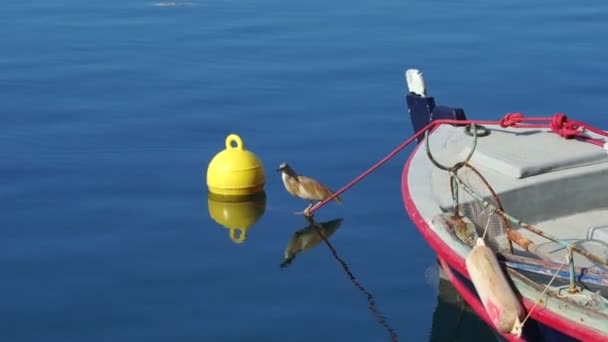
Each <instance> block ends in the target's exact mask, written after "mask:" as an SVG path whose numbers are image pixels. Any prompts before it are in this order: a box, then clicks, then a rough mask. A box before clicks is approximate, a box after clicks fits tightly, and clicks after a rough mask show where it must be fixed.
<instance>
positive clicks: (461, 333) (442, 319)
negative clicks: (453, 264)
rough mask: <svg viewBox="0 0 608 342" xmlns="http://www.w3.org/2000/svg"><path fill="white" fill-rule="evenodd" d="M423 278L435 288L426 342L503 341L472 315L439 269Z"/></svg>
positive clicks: (430, 271) (429, 270)
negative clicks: (427, 340) (431, 322)
mask: <svg viewBox="0 0 608 342" xmlns="http://www.w3.org/2000/svg"><path fill="white" fill-rule="evenodd" d="M426 275H427V279H428V280H429V282H430V283H432V285H433V286H436V288H437V306H436V307H435V312H434V313H433V325H432V327H431V332H430V336H429V341H437V342H439V341H442V342H443V341H505V339H503V338H502V337H501V336H499V335H498V334H497V333H495V331H494V330H493V329H491V328H490V327H488V325H487V324H486V323H485V322H484V321H483V320H482V319H480V318H479V317H478V316H477V315H476V314H475V313H474V312H473V310H472V309H471V307H470V306H469V305H468V304H467V303H466V302H465V301H464V299H463V298H462V297H461V296H460V294H459V293H458V291H456V289H455V288H454V286H453V285H452V283H451V282H450V281H449V280H448V277H447V275H446V273H445V271H444V270H443V269H442V268H441V265H436V266H435V267H433V268H429V269H428V270H427V274H426Z"/></svg>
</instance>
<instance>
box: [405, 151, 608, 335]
mask: <svg viewBox="0 0 608 342" xmlns="http://www.w3.org/2000/svg"><path fill="white" fill-rule="evenodd" d="M421 145H423V144H422V143H421V144H418V145H417V146H416V147H415V148H414V150H413V151H412V152H411V154H410V156H409V157H408V159H407V161H406V163H405V165H404V167H403V171H402V175H401V191H402V196H403V201H404V206H405V210H406V212H407V213H408V216H409V217H410V219H411V220H412V222H413V223H414V225H415V226H416V228H417V229H418V231H419V232H420V233H421V235H422V237H423V238H424V239H425V240H426V241H427V243H428V244H429V245H430V247H431V248H432V249H433V250H434V251H435V253H437V255H438V256H439V258H440V259H441V260H444V261H445V262H446V263H447V264H448V265H449V266H450V267H453V268H454V269H455V270H456V271H457V272H459V273H461V274H462V275H463V276H464V277H465V278H466V279H468V280H470V275H469V273H468V272H467V270H466V265H465V258H464V257H463V256H462V255H460V254H459V253H458V252H456V251H455V250H454V249H452V247H451V246H450V245H449V244H448V243H447V242H446V241H444V240H443V239H442V238H441V237H440V236H439V235H438V232H436V231H435V230H434V229H433V228H431V227H430V226H429V224H428V223H427V222H426V221H425V219H424V218H423V217H422V215H421V213H420V212H419V211H418V208H417V206H416V204H415V203H414V200H413V198H412V195H411V193H410V186H409V184H408V182H409V174H410V167H411V163H412V160H413V158H414V157H415V156H416V154H417V152H418V150H419V148H420V146H421ZM509 274H510V275H512V276H515V275H516V276H515V277H514V278H515V279H513V278H512V279H513V281H514V282H516V281H517V282H519V283H523V284H524V285H527V286H531V287H533V288H534V289H535V290H536V291H538V292H539V293H540V292H541V291H542V289H544V286H543V285H540V284H537V283H535V282H534V281H532V280H530V279H528V278H527V277H525V276H524V275H523V274H521V273H519V272H518V271H516V270H509ZM524 279H526V280H524ZM539 287H540V291H539ZM521 299H522V302H523V304H524V307H525V308H526V311H527V312H528V311H529V310H530V309H531V308H532V307H533V306H534V304H535V301H533V300H531V299H529V298H527V297H526V296H524V295H523V294H522V295H521ZM564 303H566V302H565V301H564ZM567 304H568V305H573V304H577V305H580V304H578V303H572V301H568V302H567ZM548 306H549V305H546V306H542V305H541V306H537V307H536V308H535V309H534V311H533V312H532V313H531V315H530V316H531V318H532V319H534V320H536V321H538V322H541V323H543V324H545V325H547V326H548V327H551V328H553V329H555V330H557V331H561V332H562V333H564V334H566V335H569V336H572V337H575V338H578V339H582V340H603V339H606V338H607V335H606V334H603V333H602V332H601V331H598V330H596V329H593V328H592V327H590V326H589V325H586V324H577V323H576V322H575V321H573V320H570V319H567V318H565V317H562V316H561V315H559V314H558V313H556V312H555V311H553V310H551V309H550V308H548ZM473 308H474V309H475V306H473ZM478 310H483V307H481V308H480V307H478V306H477V308H476V311H478ZM581 310H587V311H590V310H588V309H584V308H581ZM477 314H478V315H479V316H482V317H483V312H477ZM491 326H492V325H491ZM492 327H493V326H492ZM493 328H494V327H493ZM502 335H503V336H504V337H506V338H508V339H510V340H512V339H511V338H509V337H514V336H513V335H511V334H502Z"/></svg>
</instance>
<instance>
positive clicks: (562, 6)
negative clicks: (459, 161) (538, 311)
mask: <svg viewBox="0 0 608 342" xmlns="http://www.w3.org/2000/svg"><path fill="white" fill-rule="evenodd" d="M607 16H608V3H606V2H604V1H587V2H584V3H579V2H573V1H537V2H535V3H533V4H532V3H530V2H528V1H523V0H515V1H509V2H508V3H504V4H503V3H498V2H496V3H493V2H487V1H457V2H444V1H396V0H390V1H375V2H369V1H367V2H362V1H354V2H353V1H341V0H338V1H333V2H327V1H320V0H311V1H306V2H284V1H277V0H261V1H257V2H251V1H241V2H238V1H233V0H206V1H202V0H192V1H191V2H187V3H183V6H169V7H165V6H155V5H154V3H153V2H147V1H140V0H125V1H112V0H110V1H107V0H106V1H98V0H93V1H85V2H83V1H77V0H58V1H7V2H5V3H4V4H3V6H2V11H0V24H1V27H2V28H3V29H2V30H0V43H1V45H0V46H1V47H2V49H1V50H0V120H1V121H0V123H1V124H0V146H1V148H0V177H1V179H2V182H1V183H0V202H1V207H0V208H1V210H2V215H0V222H1V226H2V230H1V232H0V235H1V240H2V248H0V269H1V270H2V275H3V277H2V279H3V280H2V282H0V301H1V302H2V306H1V307H0V337H2V340H3V341H40V340H43V339H44V340H47V341H169V340H171V341H285V340H289V341H308V340H317V341H336V340H358V341H384V340H388V337H389V335H388V333H387V331H386V330H385V329H384V328H383V327H382V326H381V325H379V324H378V323H377V321H376V318H375V316H374V315H373V314H372V312H370V310H369V309H368V303H367V301H366V299H365V297H364V296H363V295H362V293H361V292H359V290H358V289H357V288H356V287H355V286H353V283H352V282H351V281H349V278H348V277H347V275H346V273H345V272H344V270H343V269H342V268H341V266H340V263H339V262H338V261H337V260H336V259H335V258H334V257H333V256H332V254H331V252H330V250H329V249H328V248H327V247H326V246H325V245H323V244H322V243H321V244H319V245H318V246H317V247H315V248H313V249H311V250H308V251H306V252H304V253H302V254H299V255H298V256H297V257H296V259H295V260H294V261H293V262H292V263H291V265H289V267H286V268H283V269H281V268H280V267H279V265H280V264H281V262H282V261H283V251H284V249H285V247H286V246H287V244H288V243H289V241H290V239H291V237H292V235H293V234H294V232H295V231H297V230H299V229H303V228H305V227H306V222H305V221H304V220H303V218H302V217H301V216H296V215H293V214H292V212H293V211H296V210H301V209H303V208H304V207H305V205H306V203H304V202H302V201H299V200H298V199H296V198H292V197H290V196H289V195H288V194H287V193H286V192H285V191H284V190H283V188H282V185H281V183H280V178H279V176H278V175H277V174H276V173H275V172H274V169H275V168H276V166H278V165H279V164H280V163H281V162H283V161H288V162H290V163H291V164H292V165H293V166H294V167H295V168H296V170H298V171H301V172H302V173H304V174H308V175H311V176H314V177H315V178H318V179H320V180H322V181H323V182H324V183H326V184H328V185H330V186H331V187H333V188H339V187H341V186H342V185H344V184H346V183H347V182H348V181H349V180H351V179H352V178H354V177H355V176H357V175H358V174H359V173H360V172H362V171H363V170H365V169H366V168H367V167H369V166H371V165H372V164H373V163H375V162H376V161H377V160H378V159H379V158H381V157H382V156H383V155H384V154H385V153H387V152H388V151H389V150H390V149H392V148H393V147H394V146H396V145H397V144H399V143H400V142H401V141H402V140H403V139H405V138H406V137H408V136H409V135H410V134H412V128H411V125H410V121H409V118H408V117H407V114H406V109H405V100H404V94H405V91H406V87H405V84H404V79H403V72H404V71H405V69H406V68H410V67H417V68H420V69H421V70H423V71H424V72H425V76H426V79H427V83H428V85H429V88H430V91H431V93H432V94H433V95H435V96H436V99H437V101H438V102H439V103H441V104H447V105H458V106H462V107H464V108H465V110H466V111H467V113H468V115H469V116H470V117H472V118H484V119H492V118H498V117H499V116H501V115H502V114H504V113H505V112H508V111H523V112H525V113H527V114H530V115H549V114H552V113H554V112H557V111H563V112H566V113H567V114H568V115H570V116H571V117H573V118H576V119H581V120H585V121H587V122H590V123H592V124H595V125H599V126H601V127H603V128H608V113H607V112H606V108H607V105H608V100H607V99H608V97H607V96H606V94H607V93H608V77H607V75H608V63H606V60H608V45H606V44H605V39H606V37H607V36H608V26H607V25H608V24H606V18H607ZM232 132H234V133H238V134H239V135H240V136H241V137H242V138H243V140H244V142H245V147H246V148H248V149H251V150H253V151H254V152H255V153H256V154H257V155H258V156H259V157H260V159H261V160H262V162H263V163H264V166H265V168H266V171H267V184H266V195H267V197H266V203H265V206H263V208H265V210H264V212H263V215H262V216H261V217H259V219H258V220H257V222H255V224H254V225H253V226H251V227H250V228H249V229H248V230H247V232H246V233H247V234H246V236H245V241H244V242H242V243H235V242H233V241H232V240H231V239H230V236H229V230H228V229H226V228H224V227H223V226H221V225H220V224H218V223H217V222H216V221H215V220H214V219H213V218H212V217H211V216H210V212H212V213H213V212H217V210H219V211H222V210H231V209H226V208H225V207H222V204H221V203H219V204H218V203H215V202H210V201H209V200H208V198H207V189H206V185H205V172H206V168H207V164H208V163H209V161H210V160H211V158H212V157H213V156H214V155H215V153H217V152H219V151H220V150H221V149H223V147H224V139H225V137H226V136H227V135H228V134H229V133H232ZM408 151H409V150H408ZM406 157H407V152H406V153H404V154H403V155H399V156H398V157H397V158H395V159H394V160H393V161H392V162H391V163H389V164H387V165H386V166H385V167H383V168H381V169H379V170H378V171H377V172H376V173H374V174H373V175H372V176H371V177H369V178H368V179H366V180H365V181H363V182H361V183H359V184H358V185H357V186H356V187H355V188H353V189H352V190H351V191H349V192H347V193H346V194H345V195H344V205H342V206H337V205H333V204H330V205H328V206H326V207H325V208H323V209H322V210H321V211H320V212H319V213H318V214H317V218H318V220H320V221H330V220H332V219H339V218H340V219H342V221H341V225H340V226H339V228H338V229H337V230H336V231H335V232H334V234H333V235H332V236H331V242H332V243H333V245H334V247H335V248H336V250H337V251H338V253H339V256H340V257H341V258H342V259H343V260H344V261H345V262H346V263H347V264H348V266H349V268H350V271H352V273H353V274H354V275H355V276H356V278H357V280H358V281H359V282H360V283H361V284H363V286H364V287H365V289H366V290H367V291H369V292H370V293H372V294H373V295H374V297H375V302H376V305H377V307H378V309H379V310H380V311H381V312H382V314H383V315H384V316H385V317H386V320H387V322H388V324H390V326H391V327H392V328H393V329H394V330H395V331H396V333H397V334H398V335H399V337H400V340H411V341H427V340H433V339H435V340H451V339H454V340H468V339H470V336H476V337H478V336H479V334H481V332H483V333H484V334H486V335H487V338H488V339H489V338H491V337H492V334H491V333H490V332H489V331H488V330H486V329H485V326H484V325H483V324H478V322H477V323H475V322H474V321H471V320H469V322H472V323H471V327H470V328H462V327H460V325H459V324H460V323H458V324H456V323H455V322H460V321H461V319H460V318H459V317H460V316H459V315H460V314H459V312H460V311H459V310H454V309H453V307H452V306H449V305H448V306H446V305H447V304H446V301H444V300H441V299H438V292H437V284H438V280H437V279H436V275H434V272H435V271H434V269H435V259H434V255H433V253H432V251H431V250H430V248H429V247H428V246H427V245H426V244H425V242H424V240H423V239H422V238H421V236H420V235H419V233H418V232H417V231H416V230H415V228H414V227H413V225H412V224H411V223H410V221H409V219H408V217H407V214H406V213H405V212H404V209H403V204H402V201H401V193H400V172H401V169H402V165H403V162H404V161H405V160H406ZM214 210H215V211H214ZM465 321H466V320H465ZM467 334H468V335H469V336H468V337H467Z"/></svg>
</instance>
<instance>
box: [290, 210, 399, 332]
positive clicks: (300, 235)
mask: <svg viewBox="0 0 608 342" xmlns="http://www.w3.org/2000/svg"><path fill="white" fill-rule="evenodd" d="M306 220H307V222H308V225H307V226H306V227H305V228H302V229H300V230H298V231H296V232H295V233H294V234H293V236H292V238H291V240H290V241H289V243H288V244H287V247H286V249H285V259H284V260H283V262H282V263H281V265H280V267H281V268H285V267H287V266H288V265H290V264H291V263H292V262H293V260H294V259H295V257H296V254H298V253H300V252H303V251H306V250H309V249H311V248H313V247H315V246H317V245H318V244H319V243H320V242H321V241H323V242H325V245H326V246H327V247H328V248H329V250H330V252H331V254H332V255H333V257H334V258H335V259H336V260H337V261H338V263H339V264H340V266H341V267H342V269H343V270H344V272H345V273H346V275H347V276H348V278H349V279H350V281H351V282H352V283H353V285H354V286H355V287H356V288H357V289H358V290H359V291H360V292H361V293H362V294H363V295H364V296H365V298H366V299H367V304H368V307H369V309H370V311H371V312H372V313H373V314H374V316H375V317H376V320H377V321H378V324H380V325H381V326H382V327H383V328H384V329H385V330H386V331H387V332H388V334H389V336H390V339H391V341H398V340H399V337H398V336H397V333H396V332H395V330H394V329H393V328H392V327H391V326H390V325H389V324H388V322H387V321H386V318H385V317H384V315H383V314H382V313H381V312H380V310H378V307H377V306H376V301H375V300H374V296H373V295H372V294H371V293H370V292H369V291H368V290H366V289H365V287H363V285H361V283H360V282H359V281H358V280H357V278H356V277H355V275H354V274H353V273H352V271H351V270H350V269H349V268H348V265H347V264H346V262H345V261H344V259H342V258H341V257H340V256H339V255H338V252H337V251H336V249H335V247H334V246H333V245H332V244H331V242H329V240H328V238H329V237H331V235H333V234H334V233H335V232H336V231H337V230H338V228H340V225H341V224H342V221H343V219H342V218H337V219H334V220H330V221H325V222H316V221H314V219H313V218H312V217H308V218H306Z"/></svg>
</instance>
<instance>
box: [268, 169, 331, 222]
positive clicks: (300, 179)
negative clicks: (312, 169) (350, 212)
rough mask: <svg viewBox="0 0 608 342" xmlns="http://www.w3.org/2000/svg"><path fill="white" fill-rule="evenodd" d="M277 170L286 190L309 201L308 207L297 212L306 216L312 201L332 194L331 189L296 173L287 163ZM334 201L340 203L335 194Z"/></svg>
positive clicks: (320, 199)
mask: <svg viewBox="0 0 608 342" xmlns="http://www.w3.org/2000/svg"><path fill="white" fill-rule="evenodd" d="M279 171H280V172H281V177H282V179H283V185H285V189H286V190H287V192H289V193H290V194H292V195H293V196H296V197H299V198H302V199H305V200H308V201H309V202H310V204H309V205H308V207H306V209H304V211H302V212H300V213H298V214H301V213H303V214H304V215H306V216H310V214H309V213H308V210H309V209H310V208H311V207H312V206H313V205H314V202H313V201H322V200H324V199H326V198H327V197H329V196H331V195H333V191H331V190H330V189H329V188H328V187H326V186H325V185H323V184H321V183H319V181H317V180H315V179H312V178H310V177H306V176H302V175H298V174H297V173H296V172H295V171H294V169H293V168H292V167H291V166H290V165H289V164H287V163H282V164H281V165H280V166H279V168H278V169H277V172H279ZM334 201H336V202H338V203H342V199H341V198H340V197H339V196H336V197H335V198H334Z"/></svg>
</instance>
